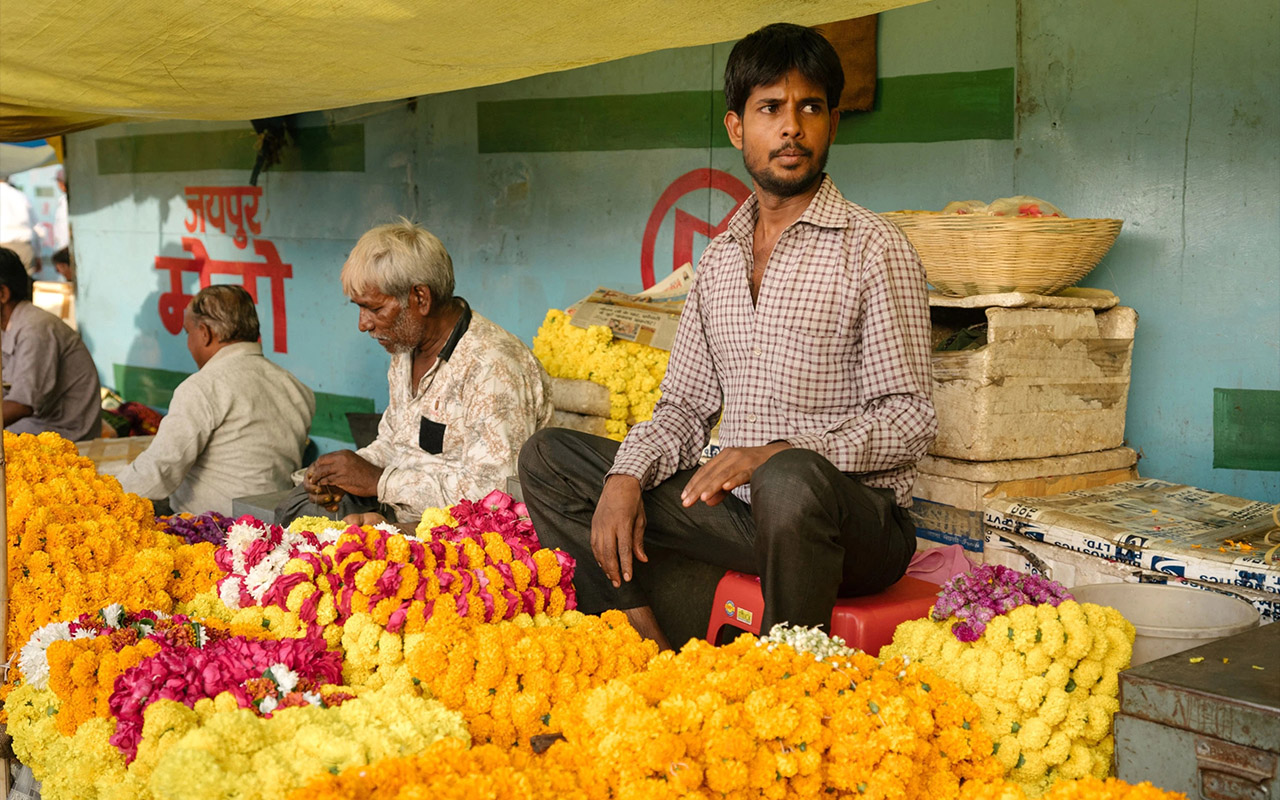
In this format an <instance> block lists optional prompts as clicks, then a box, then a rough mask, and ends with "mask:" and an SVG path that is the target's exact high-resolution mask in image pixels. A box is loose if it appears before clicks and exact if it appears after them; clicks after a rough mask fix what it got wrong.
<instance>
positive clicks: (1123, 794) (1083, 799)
mask: <svg viewBox="0 0 1280 800" xmlns="http://www.w3.org/2000/svg"><path fill="white" fill-rule="evenodd" d="M960 800H1028V795H1027V794H1026V793H1025V792H1024V791H1023V790H1022V787H1021V786H1019V785H1018V784H1016V783H1013V782H1012V781H1004V782H996V783H983V782H975V783H972V784H966V785H965V786H964V788H963V789H961V791H960ZM1041 800H1187V796H1186V795H1185V794H1183V793H1182V792H1170V791H1166V790H1164V789H1160V788H1157V787H1155V786H1152V785H1151V784H1150V783H1145V782H1144V783H1139V784H1129V783H1125V782H1124V781H1122V780H1120V779H1119V778H1107V779H1106V780H1102V779H1100V778H1094V777H1088V778H1081V779H1079V780H1059V781H1057V782H1055V783H1053V784H1051V785H1050V786H1049V788H1048V790H1047V791H1046V792H1045V793H1044V795H1042V798H1041Z"/></svg>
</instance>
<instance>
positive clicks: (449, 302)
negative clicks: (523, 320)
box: [275, 219, 551, 524]
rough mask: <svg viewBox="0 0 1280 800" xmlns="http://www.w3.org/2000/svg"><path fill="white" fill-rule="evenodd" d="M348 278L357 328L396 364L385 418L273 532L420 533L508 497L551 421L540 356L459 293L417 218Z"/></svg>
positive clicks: (394, 229)
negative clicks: (430, 520)
mask: <svg viewBox="0 0 1280 800" xmlns="http://www.w3.org/2000/svg"><path fill="white" fill-rule="evenodd" d="M341 279H342V291H343V292H344V293H345V294H346V295H347V297H348V298H350V300H351V302H352V303H354V304H355V305H356V306H358V307H359V309H360V316H359V322H358V328H359V329H360V330H361V331H362V332H365V333H368V334H369V335H370V336H372V337H373V338H374V339H375V340H377V342H378V343H379V344H381V345H382V346H383V348H384V349H386V351H387V352H388V353H390V354H391V365H390V368H389V369H388V370H387V388H388V396H389V400H388V403H387V409H386V411H385V412H383V414H382V420H381V422H380V423H379V425H378V437H377V438H376V439H375V440H374V441H373V443H372V444H370V445H369V446H368V447H364V448H361V449H360V450H356V451H352V450H341V451H338V452H336V453H326V454H325V455H322V456H320V457H319V458H318V459H316V461H315V463H314V464H312V465H311V466H310V467H309V468H308V469H307V471H306V474H305V476H303V480H302V484H301V485H300V486H298V487H297V488H296V489H295V490H294V492H293V494H291V495H290V496H289V497H287V498H286V499H285V500H284V501H283V502H282V503H281V504H280V505H278V506H277V507H276V514H275V521H276V523H277V524H286V523H288V522H290V521H292V520H293V519H295V518H297V517H299V516H312V515H323V516H330V517H333V516H337V517H341V518H343V519H345V520H346V521H347V522H355V523H359V524H369V523H372V522H377V521H380V520H388V521H392V522H399V523H406V524H413V523H416V522H417V521H418V519H419V518H420V517H421V516H422V511H423V510H424V509H426V508H431V507H441V506H450V505H453V504H454V503H456V502H458V501H459V500H461V499H464V498H466V499H473V500H478V499H480V498H481V497H484V496H485V495H486V494H488V493H489V492H491V491H493V490H494V489H505V488H506V482H507V478H509V477H510V476H512V475H515V473H516V460H517V458H518V456H519V454H520V447H521V446H522V445H523V444H524V443H525V440H526V439H528V438H529V436H531V435H532V434H533V433H534V431H536V430H538V429H539V428H542V427H545V426H546V424H547V423H548V422H549V421H550V419H551V403H550V398H549V395H550V393H549V388H548V387H549V379H548V378H547V374H546V372H544V371H543V369H542V365H541V364H539V363H538V360H537V359H536V358H534V357H533V353H531V352H530V351H529V348H528V347H526V346H525V345H524V343H523V342H521V341H520V340H519V339H517V338H516V337H515V336H513V335H512V334H511V333H509V332H507V331H505V330H503V329H502V328H501V327H499V326H498V325H496V324H495V323H493V322H491V321H489V320H488V319H486V318H485V317H483V316H481V315H480V314H478V313H475V312H474V311H472V310H471V306H470V305H468V304H467V301H466V300H464V299H462V298H461V297H458V296H457V295H455V294H454V293H453V291H454V276H453V260H452V259H451V258H450V257H449V253H448V251H447V250H445V247H444V244H443V243H442V242H441V241H440V240H439V239H438V238H436V236H434V235H433V234H432V233H431V232H430V231H428V230H426V229H425V228H422V227H421V226H419V225H416V224H414V223H412V222H410V221H409V220H406V219H401V220H400V221H399V222H394V223H391V224H389V225H380V226H378V227H376V228H373V229H372V230H370V231H368V232H367V233H365V234H364V235H363V236H361V237H360V240H359V241H358V242H356V245H355V247H354V248H352V250H351V255H350V256H349V257H348V258H347V261H346V263H345V264H344V265H343V267H342V276H341Z"/></svg>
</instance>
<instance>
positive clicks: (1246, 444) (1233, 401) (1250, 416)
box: [1213, 389, 1280, 472]
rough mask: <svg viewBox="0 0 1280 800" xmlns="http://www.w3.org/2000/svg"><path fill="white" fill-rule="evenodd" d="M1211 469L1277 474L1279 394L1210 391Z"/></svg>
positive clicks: (1270, 391)
mask: <svg viewBox="0 0 1280 800" xmlns="http://www.w3.org/2000/svg"><path fill="white" fill-rule="evenodd" d="M1213 467H1214V469H1254V470H1266V471H1269V472H1276V471H1280V391H1276V390H1274V389H1214V390H1213Z"/></svg>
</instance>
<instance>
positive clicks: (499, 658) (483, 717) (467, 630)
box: [405, 611, 658, 747]
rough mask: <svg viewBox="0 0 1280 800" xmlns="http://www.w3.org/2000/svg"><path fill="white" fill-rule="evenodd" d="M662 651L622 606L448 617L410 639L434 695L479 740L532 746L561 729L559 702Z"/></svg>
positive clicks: (415, 663)
mask: <svg viewBox="0 0 1280 800" xmlns="http://www.w3.org/2000/svg"><path fill="white" fill-rule="evenodd" d="M657 650H658V648H657V645H655V644H654V643H653V642H651V641H648V640H646V639H642V638H640V634H638V633H636V631H635V629H634V628H632V627H631V625H630V624H629V623H628V622H627V619H626V615H624V614H623V613H622V612H620V611H607V612H605V613H604V614H603V615H602V616H599V617H594V616H587V615H584V614H582V613H580V612H577V611H567V612H565V613H564V614H563V615H561V616H559V617H547V616H545V615H542V614H539V615H538V616H537V617H533V618H530V617H529V616H527V615H520V616H519V617H517V618H516V619H514V620H510V621H505V622H498V623H491V624H475V623H464V622H462V621H460V620H459V619H458V618H457V617H444V616H442V617H433V618H432V619H431V620H430V621H429V622H428V623H427V626H426V630H425V631H424V632H423V635H422V637H421V638H420V639H414V640H412V641H410V640H409V639H406V643H405V662H406V663H407V665H408V668H409V672H410V673H411V674H412V675H413V676H414V677H415V678H417V679H418V680H420V681H421V682H422V685H423V686H424V687H426V688H427V689H429V690H430V691H431V693H432V695H433V696H435V697H436V698H438V699H439V700H440V701H441V702H442V703H444V704H445V705H446V706H448V707H449V708H453V709H457V710H458V711H459V712H461V713H462V716H463V718H465V719H466V721H467V726H468V727H469V728H470V730H471V736H472V738H473V739H475V741H477V742H492V743H494V744H499V745H502V746H505V747H512V746H519V747H528V746H529V738H530V737H531V736H536V735H539V734H546V733H550V732H552V731H553V730H554V729H553V728H550V727H548V722H549V721H550V714H551V713H552V711H553V709H554V708H556V707H557V706H558V705H560V704H562V703H564V702H566V701H568V700H570V699H571V698H573V697H575V696H577V695H578V694H580V693H581V692H584V691H586V690H588V689H591V688H593V687H596V686H599V685H601V684H603V683H604V682H605V681H607V680H609V679H610V678H615V677H620V676H625V675H630V674H632V673H634V672H636V671H637V670H640V669H641V668H643V667H644V665H645V664H646V663H647V662H648V661H649V659H650V658H652V657H653V656H654V654H656V653H657Z"/></svg>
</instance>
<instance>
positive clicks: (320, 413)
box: [311, 392, 374, 442]
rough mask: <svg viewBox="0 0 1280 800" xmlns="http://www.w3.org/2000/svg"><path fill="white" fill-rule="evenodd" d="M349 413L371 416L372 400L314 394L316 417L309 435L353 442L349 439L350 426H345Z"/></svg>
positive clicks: (341, 395) (340, 395)
mask: <svg viewBox="0 0 1280 800" xmlns="http://www.w3.org/2000/svg"><path fill="white" fill-rule="evenodd" d="M349 411H352V412H355V413H357V414H372V413H374V412H373V399H372V398H370V397H349V396H347V395H345V394H328V393H327V392H316V416H315V419H313V420H311V435H312V436H323V437H325V438H327V439H337V440H338V441H340V442H354V441H355V440H354V439H353V438H352V437H351V426H349V425H348V424H347V412H349Z"/></svg>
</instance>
